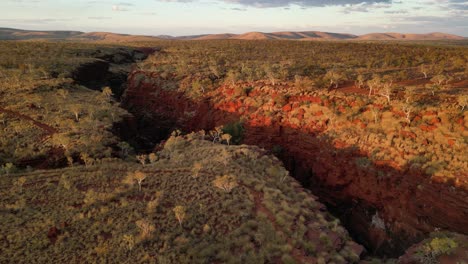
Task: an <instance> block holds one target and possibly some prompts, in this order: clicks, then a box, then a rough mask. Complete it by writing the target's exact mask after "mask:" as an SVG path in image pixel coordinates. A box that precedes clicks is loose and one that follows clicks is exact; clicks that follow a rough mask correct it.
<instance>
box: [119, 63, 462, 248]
mask: <svg viewBox="0 0 468 264" xmlns="http://www.w3.org/2000/svg"><path fill="white" fill-rule="evenodd" d="M163 81H164V80H160V79H158V78H157V76H151V75H150V74H146V73H144V72H133V73H132V74H131V75H130V77H129V84H128V89H127V91H126V94H125V96H124V98H123V103H124V105H125V106H126V107H127V108H128V109H131V111H132V112H133V113H135V114H136V115H137V116H138V115H140V116H141V115H142V114H143V113H146V114H147V115H151V117H152V120H153V122H154V123H155V124H158V125H159V126H165V127H166V129H167V130H171V129H172V128H182V129H184V130H186V131H196V130H201V129H205V130H209V129H212V128H213V127H215V126H218V125H224V124H227V123H231V122H236V121H239V120H240V119H241V118H243V119H244V120H245V122H244V128H245V132H244V140H243V143H245V144H251V145H257V146H260V147H264V148H266V149H273V148H275V147H277V146H280V147H281V149H282V151H281V152H280V153H279V154H278V155H279V157H280V158H281V159H282V161H283V162H284V164H285V166H286V167H287V168H288V170H289V171H290V172H291V173H292V175H294V177H295V178H296V179H298V180H299V181H300V182H301V183H302V184H303V185H304V186H305V187H307V188H309V189H311V190H313V192H314V193H315V194H316V195H318V196H319V197H320V199H321V201H322V202H324V203H326V204H327V205H328V208H329V209H330V210H331V211H332V212H334V213H335V215H337V216H339V217H340V218H341V220H342V222H343V223H344V225H345V226H346V227H347V228H348V230H349V232H350V233H351V234H352V235H353V236H354V238H355V239H356V240H357V241H358V242H360V243H362V244H364V245H365V246H366V247H367V248H368V249H369V250H370V251H372V253H375V254H380V255H387V256H399V255H401V254H403V252H404V251H405V250H406V249H407V248H408V247H409V246H411V245H412V244H413V243H415V242H418V241H420V240H421V239H423V238H424V237H425V236H426V234H428V233H429V232H432V231H433V230H434V229H436V228H441V229H447V230H452V231H455V232H459V233H464V234H467V233H468V225H467V224H466V219H468V204H467V201H468V195H467V192H466V190H464V189H462V188H455V187H451V186H448V185H446V184H443V183H436V182H432V181H431V180H430V179H428V178H427V177H426V176H425V175H423V174H422V172H420V171H417V170H412V169H402V168H398V167H397V166H392V164H391V162H389V163H381V164H372V166H371V167H369V168H363V167H362V166H358V165H357V164H356V162H355V158H356V157H366V156H365V154H364V153H361V152H360V151H359V149H357V148H354V147H352V146H348V145H346V144H345V143H344V142H340V141H339V140H336V139H332V138H327V137H317V134H318V133H317V132H318V131H316V130H313V129H311V128H304V127H297V126H295V125H294V124H290V123H288V121H287V120H281V119H273V118H271V117H269V116H265V115H257V114H251V113H252V111H249V109H251V108H252V107H253V106H252V105H247V104H245V101H240V100H236V99H230V97H229V96H228V93H229V89H224V94H223V93H222V92H220V93H218V94H210V95H209V97H208V95H207V96H206V97H204V98H203V99H201V100H200V99H198V100H196V101H194V100H190V99H188V98H187V97H186V96H185V95H184V94H183V93H181V92H177V91H176V90H173V89H164V88H162V86H161V83H162V82H163ZM218 90H223V89H218ZM249 96H250V97H254V96H258V95H256V94H255V93H251V94H250V95H249ZM273 96H275V95H272V97H273ZM310 100H311V101H314V100H315V101H317V102H318V101H322V100H323V99H321V98H311V99H310ZM322 103H323V105H327V104H331V103H333V102H330V101H325V102H322ZM286 106H288V105H286ZM289 108H291V109H293V108H294V104H292V105H289V106H288V107H286V109H283V110H284V111H291V109H289ZM300 114H301V113H299V117H300ZM302 114H303V113H302ZM317 127H319V124H317ZM337 133H338V134H339V132H337ZM147 136H150V135H147Z"/></svg>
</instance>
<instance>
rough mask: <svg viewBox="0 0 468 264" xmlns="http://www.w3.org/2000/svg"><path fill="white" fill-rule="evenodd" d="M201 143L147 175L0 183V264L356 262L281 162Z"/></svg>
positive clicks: (148, 168) (107, 170)
mask: <svg viewBox="0 0 468 264" xmlns="http://www.w3.org/2000/svg"><path fill="white" fill-rule="evenodd" d="M204 137H205V136H204V133H194V134H190V135H187V136H174V137H171V138H170V139H169V140H167V143H166V144H165V146H164V148H163V149H162V150H161V151H160V152H158V153H156V154H155V155H157V156H158V158H159V160H158V161H155V162H153V163H149V164H145V165H142V164H138V163H136V162H132V163H130V162H124V161H121V160H117V159H105V160H103V161H102V162H101V163H100V164H94V165H90V166H86V167H85V166H74V167H69V168H65V169H57V170H50V171H35V172H31V173H20V174H15V175H10V176H3V177H0V186H1V189H0V192H1V195H0V196H1V197H2V198H1V207H2V208H1V210H2V211H3V213H2V214H1V216H0V218H1V219H0V220H1V222H2V225H1V227H0V230H1V233H2V234H3V238H2V239H0V243H1V248H2V254H1V257H0V258H1V260H0V262H12V261H18V262H28V263H36V262H67V263H83V262H108V261H111V262H122V263H128V262H137V263H145V262H158V263H161V262H162V263H207V262H220V263H265V262H269V263H271V262H278V263H281V262H282V263H290V262H295V263H301V262H303V263H304V262H305V263H320V262H323V263H328V262H334V263H351V262H355V261H357V260H358V258H359V257H358V255H357V254H359V252H357V251H356V250H355V246H354V247H353V245H354V242H352V241H351V240H350V239H349V237H348V235H347V233H346V231H345V230H344V229H343V228H342V227H341V226H340V224H339V222H338V221H337V220H335V219H334V218H333V217H331V216H330V215H328V214H327V213H324V212H323V211H322V210H321V208H322V205H320V204H319V203H318V202H317V201H316V200H315V198H314V197H313V196H311V195H310V194H309V193H308V192H307V191H305V190H303V189H302V188H301V187H300V186H299V184H298V183H297V182H295V181H294V180H293V179H292V178H290V177H287V178H282V176H283V175H287V172H286V171H285V170H284V168H282V167H281V165H280V162H279V161H278V160H277V159H276V158H273V157H271V156H266V155H265V154H264V152H263V151H261V150H260V149H258V148H255V147H248V146H245V145H241V146H227V145H222V144H218V143H212V142H210V141H208V140H202V139H203V138H204ZM197 164H199V165H197ZM194 166H198V167H199V168H198V171H197V173H196V175H195V173H194V170H193V167H194ZM225 175H229V176H225ZM226 186H228V187H229V188H227V187H226ZM220 187H222V188H220Z"/></svg>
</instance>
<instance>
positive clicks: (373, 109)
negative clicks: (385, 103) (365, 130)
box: [370, 106, 380, 124]
mask: <svg viewBox="0 0 468 264" xmlns="http://www.w3.org/2000/svg"><path fill="white" fill-rule="evenodd" d="M370 110H371V113H372V116H373V117H374V123H375V124H377V120H378V118H379V113H380V109H379V108H377V107H375V106H372V107H371V108H370Z"/></svg>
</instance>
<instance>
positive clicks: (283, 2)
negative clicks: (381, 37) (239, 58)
mask: <svg viewBox="0 0 468 264" xmlns="http://www.w3.org/2000/svg"><path fill="white" fill-rule="evenodd" d="M159 1H160V2H169V3H187V2H194V1H196V0H159ZM218 1H222V2H225V3H231V4H239V5H243V6H252V7H258V8H268V7H288V6H291V5H297V6H301V7H321V6H337V5H341V6H342V5H356V4H362V3H367V4H372V3H391V2H392V0H371V1H369V0H218Z"/></svg>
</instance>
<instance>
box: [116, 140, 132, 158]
mask: <svg viewBox="0 0 468 264" xmlns="http://www.w3.org/2000/svg"><path fill="white" fill-rule="evenodd" d="M117 146H118V147H119V148H120V155H121V157H122V158H126V157H127V156H128V153H129V151H130V150H131V149H132V147H131V146H130V144H128V143H127V142H125V141H121V142H119V144H117Z"/></svg>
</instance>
